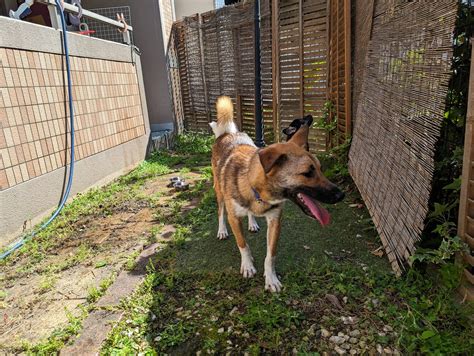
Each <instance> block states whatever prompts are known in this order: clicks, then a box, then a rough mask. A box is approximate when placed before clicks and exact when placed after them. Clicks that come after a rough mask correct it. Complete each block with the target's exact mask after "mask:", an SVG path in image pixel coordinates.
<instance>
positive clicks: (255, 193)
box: [252, 187, 265, 204]
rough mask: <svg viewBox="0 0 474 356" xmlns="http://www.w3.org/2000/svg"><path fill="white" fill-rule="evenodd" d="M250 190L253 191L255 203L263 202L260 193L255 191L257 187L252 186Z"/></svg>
mask: <svg viewBox="0 0 474 356" xmlns="http://www.w3.org/2000/svg"><path fill="white" fill-rule="evenodd" d="M252 192H253V195H254V197H255V200H256V201H257V203H260V204H261V203H265V202H264V201H263V199H262V197H261V196H260V193H259V192H258V191H257V189H255V188H254V187H252Z"/></svg>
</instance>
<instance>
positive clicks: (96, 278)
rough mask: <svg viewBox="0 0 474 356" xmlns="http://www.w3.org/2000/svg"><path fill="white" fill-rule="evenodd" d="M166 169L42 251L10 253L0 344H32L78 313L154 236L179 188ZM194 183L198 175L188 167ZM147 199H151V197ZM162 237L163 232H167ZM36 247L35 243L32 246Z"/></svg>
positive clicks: (1, 282)
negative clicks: (131, 195) (173, 185)
mask: <svg viewBox="0 0 474 356" xmlns="http://www.w3.org/2000/svg"><path fill="white" fill-rule="evenodd" d="M174 175H176V173H173V174H167V175H163V176H159V177H156V178H155V179H152V180H150V181H148V182H146V183H145V184H144V185H143V186H141V187H140V189H139V190H138V191H137V192H135V194H134V199H131V200H125V201H122V202H120V203H119V204H117V205H114V206H113V208H112V209H110V210H108V211H107V212H101V213H100V214H96V213H91V214H90V215H85V216H82V217H80V219H79V220H78V221H76V222H74V223H73V224H72V226H69V229H68V230H69V231H70V233H68V234H67V235H66V236H62V235H61V234H58V235H55V234H51V236H49V237H48V239H58V241H57V242H56V241H55V243H53V244H52V247H50V248H49V249H48V250H47V251H42V252H43V253H42V254H41V255H40V256H41V257H40V258H38V259H35V256H36V253H35V251H31V253H30V251H28V252H27V253H25V254H22V255H21V256H19V257H16V258H15V256H14V260H13V261H10V263H8V264H7V265H6V266H4V267H2V272H1V274H0V291H1V292H2V294H3V295H4V296H5V297H4V298H3V301H0V303H1V304H0V306H1V309H0V311H1V313H2V321H3V322H2V323H1V324H0V350H1V349H3V350H4V351H5V350H11V351H14V350H21V349H22V347H23V346H22V345H24V344H25V342H26V343H29V344H36V343H38V342H40V341H42V340H44V339H45V338H47V337H48V336H49V335H51V333H52V332H53V331H55V330H57V329H58V328H60V327H61V326H63V325H65V324H66V323H68V321H70V320H71V318H75V317H80V316H81V314H83V309H84V307H85V306H91V305H93V303H94V302H95V301H96V300H97V299H98V298H99V297H100V295H101V294H103V293H104V292H105V290H106V289H107V287H108V286H109V285H110V284H111V283H112V282H113V281H114V279H115V278H116V276H117V275H118V274H119V272H120V271H121V270H123V269H127V268H132V267H133V264H134V262H135V258H136V257H137V256H138V254H139V253H140V251H141V250H142V249H143V248H144V246H146V245H149V244H150V243H153V242H156V237H157V234H156V232H157V229H158V226H159V224H161V223H164V221H160V217H161V215H160V214H157V210H160V209H162V208H163V207H167V206H169V205H170V202H171V201H172V200H173V198H174V196H175V195H176V194H177V192H175V191H174V190H173V189H171V188H167V187H166V185H167V183H168V182H169V178H170V177H171V176H174ZM185 175H186V177H187V180H188V181H189V182H191V183H193V182H194V181H195V180H196V179H198V178H199V177H200V175H199V174H196V173H186V174H185ZM150 199H151V200H150ZM165 237H166V235H165ZM35 247H36V246H35Z"/></svg>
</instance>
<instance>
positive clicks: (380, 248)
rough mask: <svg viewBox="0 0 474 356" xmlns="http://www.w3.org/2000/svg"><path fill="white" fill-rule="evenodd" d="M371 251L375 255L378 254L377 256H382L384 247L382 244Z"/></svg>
mask: <svg viewBox="0 0 474 356" xmlns="http://www.w3.org/2000/svg"><path fill="white" fill-rule="evenodd" d="M370 253H371V254H372V255H374V256H377V257H382V256H383V247H382V246H380V247H379V248H377V249H375V250H373V251H370Z"/></svg>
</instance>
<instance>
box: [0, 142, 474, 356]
mask: <svg viewBox="0 0 474 356" xmlns="http://www.w3.org/2000/svg"><path fill="white" fill-rule="evenodd" d="M210 142H212V140H209V139H208V138H206V137H201V136H187V137H181V138H180V139H179V140H178V148H179V149H180V151H179V152H178V153H176V154H168V153H162V154H159V155H156V156H154V157H152V159H151V160H149V161H148V162H145V163H144V164H142V165H141V166H140V167H139V168H137V169H136V170H135V171H133V172H132V173H130V174H129V175H127V176H124V177H122V178H120V179H119V180H117V181H116V182H114V183H112V184H111V185H109V186H107V187H106V188H104V189H100V190H96V191H93V192H91V193H88V194H86V195H84V196H82V197H80V198H78V199H76V200H75V201H74V202H73V203H72V204H70V205H68V208H67V209H66V211H65V213H64V214H62V215H61V218H60V219H59V220H57V222H55V224H54V225H53V226H52V227H51V228H50V229H48V231H46V232H45V233H43V234H41V235H40V236H39V238H38V239H37V240H35V241H34V242H30V243H29V244H28V245H27V246H26V248H24V249H23V250H22V251H21V252H19V253H17V254H15V255H14V256H12V258H10V259H9V260H7V262H6V263H5V262H4V263H3V266H1V267H2V275H1V276H2V279H1V284H0V293H1V294H0V301H1V303H2V305H1V308H2V310H1V311H2V314H3V315H4V316H5V315H6V316H7V317H6V318H7V319H5V320H7V323H5V324H4V325H3V326H0V334H2V335H1V336H0V339H1V340H2V341H3V342H4V344H6V346H4V348H3V351H6V352H21V351H27V352H30V353H54V352H56V351H59V350H60V349H61V348H62V347H63V346H64V344H65V343H72V342H73V341H74V339H75V338H74V335H76V334H79V333H81V324H82V321H83V320H84V318H85V317H86V316H87V314H88V313H89V312H90V311H92V310H94V309H95V310H97V309H99V310H100V308H101V307H100V304H99V305H98V304H97V303H96V301H97V300H98V298H99V297H100V296H101V295H102V294H103V293H104V292H105V291H106V290H107V288H108V286H109V285H110V283H111V282H112V281H113V279H114V276H115V275H116V274H117V272H118V271H119V270H121V269H124V268H125V269H128V268H133V265H134V264H135V262H136V261H135V257H136V256H137V255H138V252H139V251H140V250H141V249H142V248H143V246H144V245H148V244H150V243H155V242H157V240H158V242H159V243H161V244H162V248H161V250H160V252H158V253H157V255H156V256H154V257H153V263H151V264H150V265H149V266H148V272H147V274H146V276H145V280H144V283H143V284H142V286H141V287H140V288H139V289H138V290H137V291H136V292H135V293H134V294H133V295H131V296H130V297H128V298H127V299H126V300H124V301H123V302H122V304H121V305H120V307H118V310H119V311H121V312H122V313H123V318H122V320H121V321H120V322H119V323H118V324H117V325H116V326H115V328H114V329H113V331H112V333H111V334H110V335H109V338H108V340H107V341H106V343H105V344H104V346H103V349H102V351H101V353H102V354H104V355H110V354H137V353H139V352H143V353H145V354H156V353H159V354H161V353H168V354H175V355H183V354H196V353H198V354H199V353H211V354H213V353H217V354H225V353H227V352H230V353H232V354H242V353H246V352H248V353H249V354H258V353H262V352H266V353H276V354H288V353H307V352H315V353H316V354H317V353H325V352H327V353H339V354H343V353H348V354H350V353H352V354H361V353H385V354H390V353H398V352H400V353H416V352H426V353H436V352H438V353H452V354H472V352H471V351H472V350H473V344H472V338H471V337H472V336H473V335H472V329H470V327H469V320H468V318H467V315H468V314H469V312H472V310H468V309H466V308H460V307H459V306H458V305H457V304H456V303H454V302H453V298H452V290H453V288H454V286H455V282H453V276H454V275H456V273H455V271H450V270H449V269H444V270H442V271H441V273H439V274H436V275H434V276H430V275H427V274H421V273H419V272H416V271H411V272H410V273H409V274H408V275H407V276H405V277H403V278H401V279H396V278H395V277H394V276H393V274H392V272H391V271H390V269H389V265H388V263H387V261H386V260H385V258H384V256H380V253H379V252H380V250H379V249H378V248H379V247H380V243H379V240H378V237H377V235H376V233H375V231H374V230H373V226H372V224H371V221H370V219H369V216H368V214H367V212H366V210H365V208H364V207H363V205H361V204H360V202H361V201H360V199H359V197H358V195H357V193H356V192H354V191H352V190H353V188H352V186H351V185H347V186H346V191H348V193H349V194H348V198H347V199H346V200H345V201H344V202H343V203H339V204H337V205H335V206H329V207H328V208H329V210H330V212H331V214H332V218H333V222H332V224H331V225H330V226H329V227H327V228H325V229H322V228H320V227H319V225H318V224H317V223H316V222H313V221H312V220H310V219H308V218H307V217H306V216H304V215H303V214H302V213H301V212H300V211H299V209H298V208H296V207H295V206H293V205H292V204H291V203H288V205H287V206H286V207H285V212H284V218H283V228H282V237H281V240H280V244H279V249H278V261H277V272H278V273H279V274H280V276H281V280H282V282H283V284H284V290H283V292H282V293H280V294H270V293H268V292H265V291H264V288H263V287H264V279H263V276H262V273H263V259H264V254H265V222H264V221H262V220H259V223H260V226H261V227H262V230H261V232H260V233H258V234H254V235H250V234H248V241H249V244H250V247H251V248H252V251H253V254H254V256H255V265H256V267H257V270H258V273H257V276H256V277H255V278H254V279H252V280H245V279H243V278H241V276H240V275H239V273H238V272H239V265H240V259H239V253H238V250H237V248H236V246H235V242H234V241H233V239H232V238H231V239H229V240H227V241H218V240H217V239H216V233H217V216H216V203H215V198H214V193H213V190H212V189H211V184H210V182H211V175H210V169H209V167H208V165H209V143H210ZM327 168H328V169H329V171H331V172H334V171H338V172H339V173H340V172H341V171H343V169H341V167H339V168H337V167H336V168H337V169H335V166H334V165H328V166H327ZM177 171H179V174H180V175H181V176H186V177H187V178H188V179H190V180H192V182H193V187H192V189H191V190H190V191H187V192H180V193H177V192H173V193H172V192H171V191H170V189H168V188H166V187H165V184H166V182H167V181H168V179H169V176H170V175H176V174H177V173H176V172H177ZM171 193H172V194H171ZM196 205H197V207H196ZM193 207H194V208H193ZM158 236H162V238H161V237H160V238H157V237H158ZM57 266H60V267H61V268H59V267H57ZM49 276H53V277H54V278H52V280H53V281H54V283H45V282H42V281H43V280H44V279H45V278H49ZM436 279H438V283H434V282H433V281H434V280H436ZM42 283H44V284H45V285H46V287H47V288H46V287H44V286H43V288H40V286H41V285H42ZM91 286H93V288H92V287H91ZM69 291H71V292H69ZM72 291H73V292H74V293H75V294H77V295H78V296H79V297H80V298H79V297H74V298H79V299H74V298H71V295H73V293H72ZM64 295H66V296H67V297H65V296H64ZM56 299H57V301H56ZM56 302H57V304H54V303H56ZM53 306H54V307H53ZM64 307H67V309H68V311H69V312H70V313H69V316H68V313H66V312H65V310H64ZM50 315H56V316H55V317H54V318H55V319H54V318H50V317H49V316H50ZM4 318H5V317H4ZM29 323H31V324H29ZM43 326H44V330H41V329H42V328H43ZM53 328H54V329H55V330H54V332H52V333H51V331H52V329H53ZM48 335H49V336H48ZM25 338H26V339H28V340H30V344H29V345H25V344H23V345H21V343H22V340H23V339H25ZM12 340H15V341H16V342H15V344H16V345H15V347H12V342H11V341H12ZM38 340H40V342H39V343H38Z"/></svg>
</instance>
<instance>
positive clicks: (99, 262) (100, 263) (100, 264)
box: [95, 261, 107, 268]
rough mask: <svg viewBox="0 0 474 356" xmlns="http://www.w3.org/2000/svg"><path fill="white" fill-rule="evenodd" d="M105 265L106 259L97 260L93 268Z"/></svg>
mask: <svg viewBox="0 0 474 356" xmlns="http://www.w3.org/2000/svg"><path fill="white" fill-rule="evenodd" d="M105 266H107V261H98V262H97V263H96V264H95V268H102V267H105Z"/></svg>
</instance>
